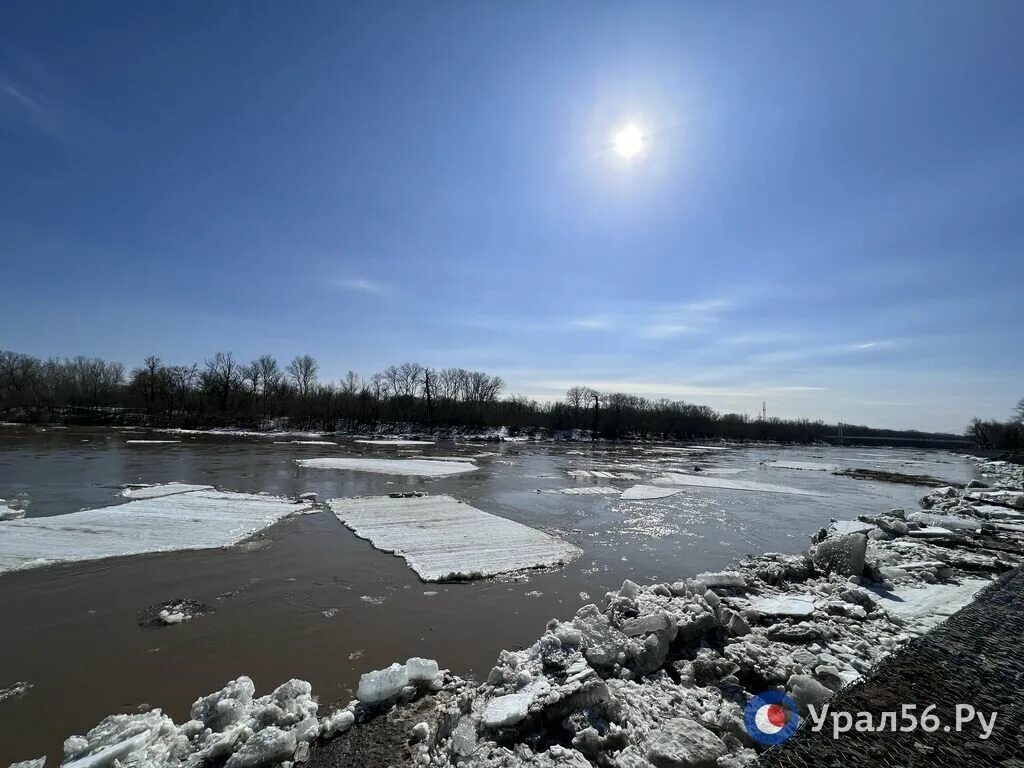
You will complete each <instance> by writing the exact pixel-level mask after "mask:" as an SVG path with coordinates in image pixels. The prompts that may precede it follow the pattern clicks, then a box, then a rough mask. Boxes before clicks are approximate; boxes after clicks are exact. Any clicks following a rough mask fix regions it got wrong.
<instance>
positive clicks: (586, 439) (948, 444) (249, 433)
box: [0, 414, 1024, 463]
mask: <svg viewBox="0 0 1024 768" xmlns="http://www.w3.org/2000/svg"><path fill="white" fill-rule="evenodd" d="M136 415H137V416H139V419H138V420H137V421H134V422H132V423H112V422H109V421H94V422H93V421H76V420H60V419H58V420H55V421H52V422H30V421H4V420H2V419H0V427H24V428H29V429H36V430H42V431H45V430H47V429H70V428H83V429H109V430H111V431H115V432H116V431H129V432H130V431H149V432H157V433H163V434H177V435H187V436H198V437H202V436H204V435H206V436H213V437H242V438H266V437H279V438H285V437H288V438H318V437H321V438H322V437H336V438H344V439H348V438H352V439H359V438H411V439H434V440H464V441H466V442H472V443H476V442H512V443H515V442H558V443H593V444H613V445H614V444H624V445H657V444H665V445H684V446H686V445H693V446H715V445H724V446H747V447H749V446H757V445H765V446H785V445H821V446H823V447H824V446H829V447H836V446H839V447H842V446H848V447H850V446H863V447H870V448H880V449H885V448H917V449H919V450H949V451H951V452H958V451H961V452H962V451H974V452H976V453H978V454H979V455H980V454H982V453H990V454H993V453H994V454H996V455H997V456H1006V455H1011V456H1012V455H1014V454H1012V452H1007V451H993V450H984V449H981V448H978V447H977V446H970V445H966V444H965V443H966V442H968V441H966V440H943V439H939V440H937V441H933V440H932V439H931V438H928V437H923V438H916V437H914V436H907V437H897V438H893V441H892V442H884V441H883V442H878V441H877V440H876V439H875V438H873V437H871V436H864V437H857V436H853V437H850V436H844V437H843V438H841V441H840V442H828V441H825V440H783V439H773V438H770V437H760V438H735V437H710V436H706V435H705V436H697V437H670V436H659V435H655V434H653V433H652V434H623V435H620V436H618V437H614V438H612V437H603V436H600V435H598V436H597V437H594V436H593V433H592V431H591V430H588V429H575V428H572V429H568V428H567V429H551V428H549V427H508V426H494V427H474V426H469V425H443V426H429V425H424V424H420V423H417V422H367V423H358V424H352V425H350V426H348V427H346V428H342V429H334V430H327V429H312V430H311V429H294V428H291V426H290V425H286V424H284V423H283V422H281V420H280V419H277V420H274V421H273V423H272V424H270V425H269V426H268V428H266V429H263V428H255V429H254V428H253V427H252V425H240V426H209V427H202V428H197V427H181V426H166V425H159V426H158V425H153V424H147V423H145V422H146V420H147V417H146V416H145V415H144V414H136ZM1016 456H1017V457H1018V463H1024V455H1020V454H1016Z"/></svg>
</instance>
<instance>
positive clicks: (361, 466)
mask: <svg viewBox="0 0 1024 768" xmlns="http://www.w3.org/2000/svg"><path fill="white" fill-rule="evenodd" d="M295 463H296V464H298V465H299V466H300V467H310V468H312V469H350V470H353V471H355V472H376V473H378V474H382V475H406V476H413V477H444V476H445V475H457V474H459V473H461V472H472V471H473V470H475V469H476V468H477V466H476V464H473V463H472V462H470V461H433V460H431V459H342V458H325V459H296V460H295Z"/></svg>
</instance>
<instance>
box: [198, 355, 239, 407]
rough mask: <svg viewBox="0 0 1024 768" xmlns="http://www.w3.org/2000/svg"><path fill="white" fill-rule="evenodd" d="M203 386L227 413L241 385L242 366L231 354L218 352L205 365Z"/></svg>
mask: <svg viewBox="0 0 1024 768" xmlns="http://www.w3.org/2000/svg"><path fill="white" fill-rule="evenodd" d="M205 369H206V370H204V371H203V377H202V378H203V385H204V387H205V388H206V389H207V391H209V392H210V394H212V395H213V396H214V397H215V398H216V399H217V403H218V405H219V407H220V410H221V411H227V409H228V402H229V401H230V400H231V395H232V394H234V392H235V391H236V390H237V389H238V387H239V385H240V384H241V373H242V372H241V366H239V364H238V363H237V362H236V361H235V358H234V357H233V356H232V355H231V353H230V352H218V353H217V354H215V355H214V356H213V357H212V358H211V359H209V360H207V361H206V363H205Z"/></svg>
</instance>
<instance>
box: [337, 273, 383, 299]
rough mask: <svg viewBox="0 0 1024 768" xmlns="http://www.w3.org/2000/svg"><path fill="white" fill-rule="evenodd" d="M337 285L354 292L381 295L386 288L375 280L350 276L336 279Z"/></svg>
mask: <svg viewBox="0 0 1024 768" xmlns="http://www.w3.org/2000/svg"><path fill="white" fill-rule="evenodd" d="M338 287H339V288H344V289H345V290H346V291H353V292H354V293H365V294H367V295H370V296H382V295H383V294H384V293H385V292H386V290H387V288H386V286H384V285H383V284H382V283H378V282H377V281H376V280H367V279H365V278H361V277H350V278H345V279H343V280H339V281H338Z"/></svg>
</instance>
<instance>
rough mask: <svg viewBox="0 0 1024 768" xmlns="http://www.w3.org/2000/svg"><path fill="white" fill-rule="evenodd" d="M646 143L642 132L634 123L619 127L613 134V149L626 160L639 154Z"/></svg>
mask: <svg viewBox="0 0 1024 768" xmlns="http://www.w3.org/2000/svg"><path fill="white" fill-rule="evenodd" d="M646 143H647V140H646V137H645V136H644V132H643V131H642V130H640V126H639V125H636V124H635V123H630V124H629V125H626V126H624V127H622V128H620V129H619V131H618V133H616V134H615V151H616V152H617V153H618V154H619V156H620V157H622V158H624V159H626V160H629V159H631V158H634V157H636V156H637V155H638V154H640V152H641V151H642V150H643V148H644V145H645V144H646Z"/></svg>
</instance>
